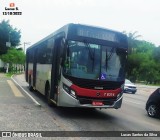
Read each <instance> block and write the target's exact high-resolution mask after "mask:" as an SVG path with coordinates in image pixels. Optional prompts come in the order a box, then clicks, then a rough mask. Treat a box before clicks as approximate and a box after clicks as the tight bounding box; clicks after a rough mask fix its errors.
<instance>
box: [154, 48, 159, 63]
mask: <svg viewBox="0 0 160 140" xmlns="http://www.w3.org/2000/svg"><path fill="white" fill-rule="evenodd" d="M153 57H154V59H155V61H156V62H159V63H160V46H159V47H156V48H154V51H153Z"/></svg>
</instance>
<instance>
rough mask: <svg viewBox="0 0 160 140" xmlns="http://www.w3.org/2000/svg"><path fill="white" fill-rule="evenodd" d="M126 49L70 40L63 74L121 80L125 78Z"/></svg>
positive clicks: (85, 77) (84, 77) (95, 78)
mask: <svg viewBox="0 0 160 140" xmlns="http://www.w3.org/2000/svg"><path fill="white" fill-rule="evenodd" d="M125 60H126V50H124V49H122V48H117V47H116V46H114V47H111V46H102V45H98V44H91V43H88V42H87V43H86V42H85V41H84V42H79V41H71V40H70V41H68V46H67V51H66V56H65V60H64V67H63V74H64V75H67V76H72V77H76V78H83V79H92V80H104V81H105V80H106V81H108V80H110V81H117V80H118V81H119V80H123V79H124V76H125V75H124V72H125V71H124V66H125Z"/></svg>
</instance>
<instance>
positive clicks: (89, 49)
mask: <svg viewBox="0 0 160 140" xmlns="http://www.w3.org/2000/svg"><path fill="white" fill-rule="evenodd" d="M84 44H85V45H86V47H87V49H88V51H89V56H90V58H91V60H92V61H93V65H92V71H93V69H94V54H95V48H94V52H92V50H91V47H90V44H89V43H87V42H86V41H84Z"/></svg>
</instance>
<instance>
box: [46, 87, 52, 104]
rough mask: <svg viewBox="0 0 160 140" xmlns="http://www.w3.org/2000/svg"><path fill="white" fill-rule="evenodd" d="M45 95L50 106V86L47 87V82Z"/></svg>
mask: <svg viewBox="0 0 160 140" xmlns="http://www.w3.org/2000/svg"><path fill="white" fill-rule="evenodd" d="M45 96H46V99H47V103H48V105H49V106H52V101H51V98H50V88H49V85H48V84H47V85H46V87H45Z"/></svg>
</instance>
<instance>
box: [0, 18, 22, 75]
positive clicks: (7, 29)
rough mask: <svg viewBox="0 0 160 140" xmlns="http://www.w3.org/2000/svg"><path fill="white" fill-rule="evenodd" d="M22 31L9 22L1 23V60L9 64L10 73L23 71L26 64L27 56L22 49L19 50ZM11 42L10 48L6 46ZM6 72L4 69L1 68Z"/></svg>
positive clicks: (3, 21)
mask: <svg viewBox="0 0 160 140" xmlns="http://www.w3.org/2000/svg"><path fill="white" fill-rule="evenodd" d="M20 38H21V35H20V30H17V29H16V28H13V27H12V26H11V25H10V24H9V20H8V21H5V20H2V21H1V22H0V59H1V60H2V61H3V62H5V63H6V64H7V63H8V64H9V72H12V73H16V72H20V71H22V66H23V65H24V63H25V54H24V52H23V51H22V49H17V47H18V46H19V43H20ZM6 42H10V46H7V45H6ZM1 69H2V70H1V71H4V68H1Z"/></svg>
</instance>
